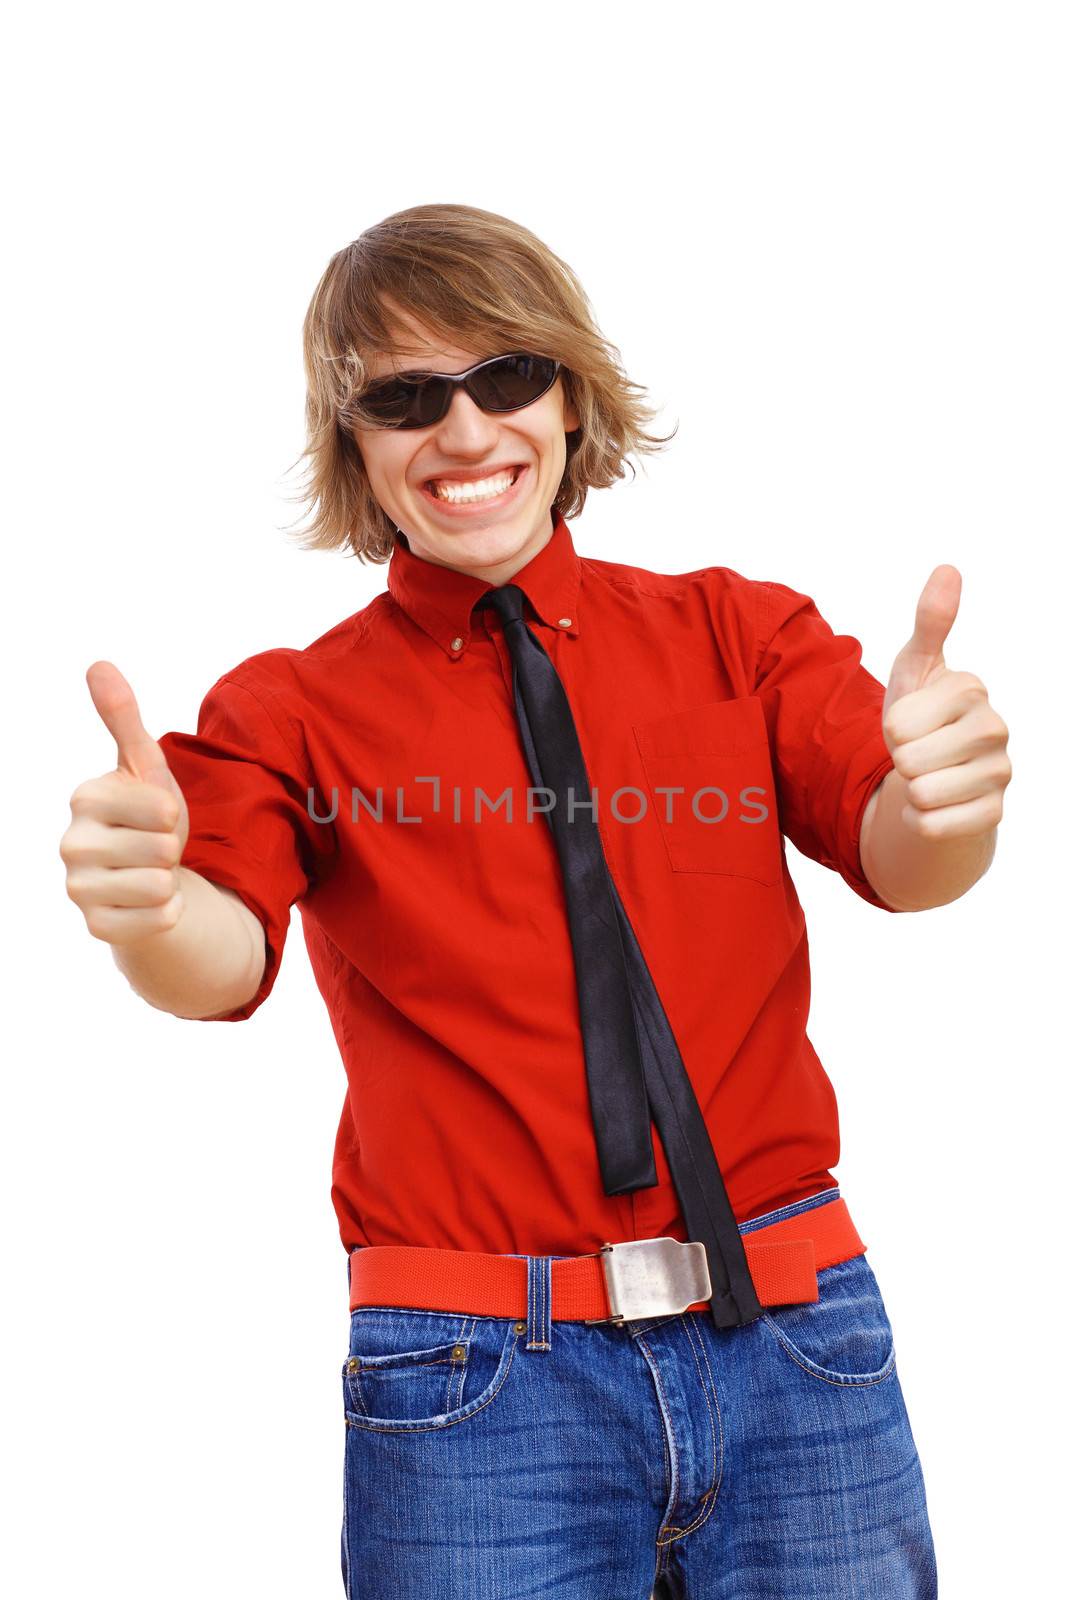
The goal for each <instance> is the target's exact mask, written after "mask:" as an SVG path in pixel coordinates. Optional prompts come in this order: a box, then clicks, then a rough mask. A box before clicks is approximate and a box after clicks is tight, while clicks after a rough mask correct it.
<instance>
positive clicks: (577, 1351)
mask: <svg viewBox="0 0 1067 1600" xmlns="http://www.w3.org/2000/svg"><path fill="white" fill-rule="evenodd" d="M838 1192H839V1191H838V1190H837V1189H836V1188H834V1189H828V1190H824V1191H823V1192H822V1193H821V1194H819V1195H814V1196H811V1197H810V1198H808V1199H806V1200H801V1201H797V1202H796V1203H795V1204H794V1205H789V1206H782V1207H780V1208H779V1209H778V1210H776V1211H771V1212H768V1213H766V1215H765V1216H762V1217H756V1218H753V1219H752V1220H751V1221H749V1222H746V1223H742V1224H741V1232H742V1233H751V1232H752V1231H754V1230H755V1229H757V1228H759V1227H760V1226H762V1225H765V1224H766V1223H769V1222H775V1221H778V1220H779V1219H780V1218H782V1217H786V1216H794V1215H796V1214H797V1213H799V1212H802V1211H805V1210H807V1209H809V1208H810V1207H814V1206H818V1205H825V1204H826V1203H827V1202H828V1201H829V1200H832V1199H834V1198H836V1196H837V1194H838ZM549 1259H550V1258H548V1257H540V1258H539V1257H528V1258H527V1260H528V1261H529V1269H528V1283H529V1290H530V1293H529V1306H528V1311H527V1315H526V1317H525V1319H521V1318H520V1319H511V1318H507V1317H481V1316H464V1315H462V1314H461V1313H458V1312H436V1311H435V1312H429V1311H414V1310H407V1309H395V1308H392V1309H390V1308H377V1307H359V1308H357V1309H356V1310H355V1311H354V1312H353V1313H352V1315H351V1337H350V1344H349V1360H348V1361H346V1362H345V1364H344V1368H343V1371H342V1383H343V1390H344V1412H345V1422H346V1425H347V1426H346V1429H345V1474H344V1516H343V1526H342V1535H341V1565H342V1572H343V1574H344V1581H345V1593H346V1595H347V1596H348V1600H498V1597H499V1600H504V1597H506V1600H520V1597H522V1600H548V1597H552V1600H650V1596H654V1597H656V1600H658V1597H661V1596H662V1597H664V1600H668V1597H669V1600H681V1597H685V1600H933V1597H934V1596H936V1593H937V1571H936V1565H935V1560H934V1550H933V1542H932V1539H931V1534H930V1526H929V1522H928V1519H927V1508H926V1493H925V1486H924V1483H923V1475H922V1469H921V1467H920V1464H919V1458H918V1455H917V1454H916V1450H915V1443H914V1440H913V1438H912V1433H911V1427H910V1424H909V1421H908V1414H907V1411H906V1409H905V1405H904V1397H903V1394H902V1393H901V1388H900V1382H899V1379H898V1377H897V1372H896V1360H895V1355H894V1349H893V1333H892V1328H891V1327H890V1324H889V1320H888V1318H887V1316H886V1312H885V1307H884V1305H883V1303H882V1296H881V1292H880V1290H879V1287H878V1284H877V1282H876V1280H875V1277H874V1273H873V1272H872V1270H871V1268H870V1266H869V1265H868V1263H867V1259H866V1256H862V1255H861V1256H856V1257H854V1258H853V1259H852V1260H851V1261H845V1262H842V1263H841V1264H840V1265H839V1266H834V1267H824V1268H823V1269H822V1270H821V1271H820V1272H819V1275H818V1277H819V1299H818V1301H814V1302H811V1303H805V1304H800V1305H789V1306H772V1307H770V1308H769V1309H768V1310H767V1311H766V1312H765V1313H764V1315H763V1316H762V1317H760V1318H759V1319H758V1320H757V1321H756V1322H751V1323H748V1324H746V1325H745V1326H744V1327H741V1328H730V1329H724V1330H719V1329H716V1328H715V1327H714V1326H713V1325H712V1323H711V1320H710V1318H709V1317H708V1315H707V1314H706V1313H705V1312H688V1311H687V1312H683V1313H681V1314H680V1315H673V1316H666V1317H652V1318H645V1319H644V1320H642V1321H637V1322H629V1323H622V1324H619V1325H613V1324H611V1323H598V1324H586V1323H582V1322H565V1321H561V1322H553V1321H552V1320H551V1317H550V1316H549V1315H547V1310H548V1308H547V1307H546V1305H545V1295H546V1292H547V1290H548V1288H549V1287H550V1284H549V1273H548V1271H547V1270H546V1265H547V1261H548V1260H549ZM541 1344H547V1345H548V1346H549V1348H547V1349H546V1348H540V1345H541ZM353 1358H355V1360H354V1359H353Z"/></svg>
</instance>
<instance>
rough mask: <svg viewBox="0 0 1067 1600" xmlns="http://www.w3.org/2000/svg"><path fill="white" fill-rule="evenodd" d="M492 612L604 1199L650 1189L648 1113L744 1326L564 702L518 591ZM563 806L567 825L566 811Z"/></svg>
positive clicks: (706, 1140)
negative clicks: (554, 919)
mask: <svg viewBox="0 0 1067 1600" xmlns="http://www.w3.org/2000/svg"><path fill="white" fill-rule="evenodd" d="M486 606H492V607H493V608H494V609H495V610H496V611H497V612H499V614H500V618H501V621H502V623H503V626H504V637H505V639H506V640H507V644H508V649H509V651H510V653H511V663H512V681H513V687H514V694H515V713H516V716H517V719H518V724H519V732H520V734H521V737H522V743H523V748H524V750H525V753H526V764H527V766H528V768H529V770H530V775H531V777H532V778H533V781H534V783H535V785H537V787H538V788H544V789H548V790H550V791H551V792H552V793H553V794H554V795H555V805H554V806H553V807H552V809H551V810H550V811H547V812H546V813H545V815H546V817H547V819H548V822H549V825H550V827H551V829H552V834H553V837H554V839H555V843H556V849H557V852H558V854H559V859H560V865H561V867H562V869H563V883H564V890H565V894H566V900H567V918H568V922H569V924H570V932H571V944H572V946H573V949H574V966H575V973H576V976H577V979H578V1003H579V1011H580V1014H581V1022H582V1038H583V1044H584V1050H585V1069H586V1080H587V1083H588V1086H589V1104H590V1108H591V1111H592V1116H593V1128H594V1132H595V1136H596V1146H597V1154H598V1157H599V1161H600V1173H601V1179H602V1181H603V1185H604V1192H605V1194H611V1195H615V1194H629V1193H630V1192H631V1191H632V1190H634V1189H646V1188H652V1187H654V1186H655V1184H656V1182H657V1178H656V1166H655V1157H654V1152H653V1149H652V1135H651V1130H650V1128H649V1106H650V1105H651V1109H652V1116H653V1117H654V1118H655V1122H656V1126H657V1128H658V1129H659V1134H660V1138H661V1139H662V1140H663V1148H664V1150H665V1151H666V1154H667V1163H668V1165H669V1167H670V1170H671V1177H672V1179H673V1181H674V1186H675V1190H676V1192H677V1194H678V1200H679V1203H680V1205H681V1208H682V1213H683V1215H684V1217H685V1223H686V1227H687V1229H688V1231H689V1237H690V1239H692V1240H699V1241H700V1242H701V1243H702V1244H703V1245H704V1248H705V1251H706V1253H707V1259H708V1272H709V1274H710V1277H711V1285H712V1297H711V1301H710V1307H711V1315H712V1320H713V1321H714V1323H715V1326H716V1327H719V1328H732V1327H737V1326H739V1325H740V1324H742V1323H746V1322H754V1321H755V1320H756V1318H757V1317H759V1316H761V1315H762V1312H763V1307H762V1305H761V1304H760V1301H759V1299H758V1297H757V1295H756V1290H755V1286H754V1284H753V1282H752V1277H751V1274H750V1272H749V1268H748V1258H747V1256H746V1255H745V1248H744V1244H743V1241H742V1238H741V1233H740V1230H739V1229H738V1226H737V1221H736V1219H735V1217H734V1214H733V1209H732V1207H731V1205H730V1201H729V1198H728V1196H727V1193H726V1188H725V1185H724V1184H723V1181H722V1174H721V1172H720V1171H719V1164H718V1161H717V1160H716V1159H715V1151H714V1149H713V1148H712V1143H711V1139H710V1137H709V1135H708V1130H707V1126H706V1124H705V1122H704V1117H703V1113H702V1112H701V1109H700V1105H699V1103H698V1101H697V1098H696V1095H695V1094H694V1093H693V1086H692V1084H691V1083H690V1082H689V1077H688V1074H687V1073H686V1070H685V1065H684V1063H683V1061H682V1058H681V1055H680V1053H679V1050H678V1045H677V1043H676V1041H675V1038H674V1034H673V1032H672V1030H671V1025H670V1023H669V1021H668V1020H667V1014H666V1012H665V1011H664V1009H663V1004H662V1002H661V1000H660V997H659V994H658V992H657V990H656V986H655V984H654V983H653V981H652V976H651V973H650V972H649V970H648V967H647V965H646V963H645V958H644V956H643V954H642V952H641V947H640V945H639V944H638V942H637V937H636V935H635V934H634V931H633V928H632V927H631V925H630V919H629V917H628V916H627V913H626V908H625V906H624V905H623V903H622V901H621V900H620V898H619V892H618V890H617V888H616V886H615V883H614V880H613V879H612V876H611V873H610V871H609V870H608V864H607V861H606V860H605V858H604V850H603V846H602V845H601V842H600V830H599V828H598V827H597V824H596V823H595V822H594V820H593V816H592V803H591V796H590V786H589V778H588V774H587V772H586V767H585V761H584V759H583V757H582V747H581V744H580V742H579V739H578V731H577V729H576V728H575V725H574V717H573V716H572V714H571V708H570V703H569V701H568V699H567V695H566V691H565V690H564V687H563V684H562V682H561V681H560V677H559V674H558V673H557V671H556V669H555V667H554V666H553V665H552V662H551V661H550V660H549V657H548V655H547V653H546V651H545V650H544V648H543V646H542V645H541V643H540V641H539V640H538V639H537V637H536V636H535V634H534V633H533V632H532V631H531V629H530V628H529V627H528V626H527V624H526V623H525V621H524V620H523V592H522V590H521V589H520V588H519V587H518V586H517V585H516V584H513V583H508V584H504V585H503V586H502V587H501V588H499V589H491V590H489V591H488V593H486V594H485V595H483V596H482V598H481V599H480V600H479V601H478V604H477V607H476V609H482V608H484V607H486ZM571 806H572V807H573V813H574V816H573V821H572V820H570V819H569V814H568V810H567V809H565V808H568V807H571Z"/></svg>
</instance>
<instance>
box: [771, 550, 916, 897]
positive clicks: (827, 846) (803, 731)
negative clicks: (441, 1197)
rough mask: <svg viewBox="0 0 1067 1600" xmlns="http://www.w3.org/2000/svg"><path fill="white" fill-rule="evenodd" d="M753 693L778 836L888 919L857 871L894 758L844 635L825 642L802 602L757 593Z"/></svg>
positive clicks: (810, 605)
mask: <svg viewBox="0 0 1067 1600" xmlns="http://www.w3.org/2000/svg"><path fill="white" fill-rule="evenodd" d="M760 588H761V589H762V591H763V604H762V619H763V620H762V623H761V626H760V629H759V643H760V645H761V654H760V657H759V665H758V668H757V672H756V683H755V692H756V693H757V694H758V695H759V697H760V699H761V701H762V703H763V709H764V716H765V719H766V723H767V729H768V735H769V737H770V739H771V742H772V747H773V755H774V764H775V771H776V784H777V795H778V807H779V821H780V823H781V827H782V831H783V832H784V833H785V834H786V836H787V837H788V838H789V839H790V840H792V842H793V844H794V845H795V846H796V848H797V849H798V850H800V851H801V852H802V854H804V855H806V856H808V857H809V858H810V859H811V860H813V861H818V862H820V863H821V864H822V865H823V866H825V867H832V868H833V869H834V870H835V871H836V872H839V873H840V875H841V877H842V878H844V880H845V882H846V883H847V884H848V885H849V887H850V888H851V889H853V890H854V891H855V893H856V894H858V895H860V896H861V898H862V899H864V900H866V901H868V902H869V903H870V904H871V905H874V906H877V907H878V908H879V909H880V910H883V911H894V910H896V909H897V908H896V907H895V906H890V905H888V904H887V903H886V902H885V901H884V900H882V899H880V897H879V896H878V895H877V894H876V893H875V891H874V889H873V888H872V887H871V884H870V883H869V881H868V879H867V878H866V876H865V874H864V871H863V866H862V863H861V861H860V845H859V837H860V825H861V823H862V821H863V812H864V809H865V807H866V805H867V801H868V800H869V799H870V797H871V795H872V794H873V793H874V791H875V790H876V789H877V787H878V785H879V784H880V783H881V781H882V779H883V778H884V777H885V775H886V773H888V772H890V771H891V770H892V767H893V758H892V756H891V755H890V753H889V749H888V747H887V745H886V742H885V735H884V734H883V731H882V705H883V702H884V700H885V687H884V685H883V684H881V683H879V682H878V680H877V678H875V677H873V676H872V674H871V673H869V672H868V671H867V669H866V668H865V667H864V666H863V665H862V664H861V656H862V648H861V646H860V643H859V640H858V639H855V638H853V637H852V636H851V635H850V634H837V633H834V631H833V629H832V628H831V627H830V625H829V624H828V623H827V622H826V621H825V619H824V618H823V617H822V616H821V615H820V614H819V612H818V610H817V609H816V607H815V603H814V601H813V600H812V599H811V597H810V596H809V595H805V594H800V593H798V592H797V591H796V590H795V589H790V588H788V587H787V586H786V585H785V584H780V583H769V582H768V583H762V584H761V585H760Z"/></svg>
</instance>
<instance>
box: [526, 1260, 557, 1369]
mask: <svg viewBox="0 0 1067 1600" xmlns="http://www.w3.org/2000/svg"><path fill="white" fill-rule="evenodd" d="M526 1348H527V1350H551V1348H552V1257H551V1256H527V1257H526Z"/></svg>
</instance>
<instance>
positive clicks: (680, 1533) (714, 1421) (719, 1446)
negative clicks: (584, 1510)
mask: <svg viewBox="0 0 1067 1600" xmlns="http://www.w3.org/2000/svg"><path fill="white" fill-rule="evenodd" d="M689 1320H690V1318H689V1315H688V1313H683V1315H682V1318H681V1325H682V1328H683V1330H684V1332H685V1336H686V1338H687V1339H688V1340H689V1343H690V1345H691V1346H692V1347H693V1352H694V1355H695V1356H696V1358H697V1363H698V1371H699V1363H700V1360H701V1359H702V1358H703V1361H704V1364H705V1366H706V1367H707V1373H708V1379H709V1381H710V1383H711V1393H712V1395H713V1396H714V1398H715V1412H714V1414H713V1413H712V1409H711V1402H710V1400H709V1399H708V1389H707V1384H705V1382H704V1378H703V1375H701V1378H700V1386H701V1388H702V1389H703V1390H704V1403H705V1405H706V1406H707V1408H708V1416H709V1417H710V1419H711V1425H712V1426H711V1433H712V1443H713V1447H714V1450H715V1473H714V1478H713V1481H712V1485H711V1488H710V1489H708V1490H707V1492H706V1493H705V1494H704V1495H702V1496H701V1499H702V1501H705V1502H707V1503H706V1504H705V1505H704V1509H703V1510H702V1511H701V1512H700V1514H699V1515H698V1516H697V1517H695V1518H694V1520H693V1521H692V1522H690V1523H689V1525H688V1526H687V1527H685V1528H679V1527H673V1526H671V1527H664V1528H662V1529H661V1530H660V1531H661V1532H662V1533H669V1534H670V1536H671V1537H670V1539H669V1540H665V1541H664V1542H665V1543H668V1544H676V1543H677V1541H678V1540H679V1539H684V1538H685V1536H686V1535H687V1534H690V1533H695V1532H696V1530H697V1528H701V1527H703V1525H704V1523H705V1522H707V1520H708V1518H709V1517H710V1516H711V1514H712V1512H713V1511H714V1510H715V1504H716V1501H717V1500H718V1498H719V1487H720V1485H721V1483H722V1476H723V1436H722V1413H721V1411H720V1410H719V1397H718V1395H717V1394H716V1391H715V1380H714V1377H713V1376H712V1372H711V1366H710V1363H709V1362H708V1359H707V1353H706V1351H705V1350H704V1346H703V1341H701V1344H700V1348H699V1350H698V1349H697V1347H696V1345H695V1344H694V1341H693V1334H692V1331H691V1329H690V1328H689V1326H688V1324H689ZM697 1337H698V1338H699V1335H698V1336H697Z"/></svg>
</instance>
